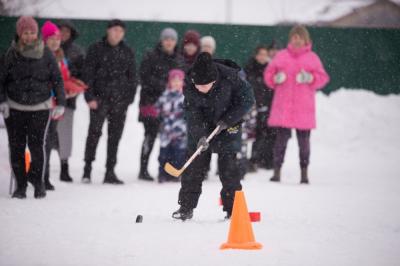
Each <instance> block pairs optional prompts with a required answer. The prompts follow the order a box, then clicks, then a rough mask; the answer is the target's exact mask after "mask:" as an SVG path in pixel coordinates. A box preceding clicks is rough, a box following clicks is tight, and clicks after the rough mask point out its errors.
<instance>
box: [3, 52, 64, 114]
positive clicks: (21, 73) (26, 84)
mask: <svg viewBox="0 0 400 266" xmlns="http://www.w3.org/2000/svg"><path fill="white" fill-rule="evenodd" d="M52 91H53V92H54V94H55V97H56V102H57V105H62V106H65V94H64V83H63V81H62V78H61V73H60V70H59V68H58V65H57V62H56V59H55V57H54V55H53V53H52V52H51V51H50V50H49V49H48V48H47V47H44V52H43V56H42V57H41V58H40V59H33V58H27V57H24V56H22V55H21V54H20V53H19V52H18V51H17V50H16V49H15V48H14V47H10V49H8V51H7V52H6V53H5V54H4V55H3V56H2V59H1V63H0V103H1V102H4V101H6V99H7V98H9V99H11V100H13V101H14V102H17V103H19V104H23V105H35V104H39V103H42V102H45V101H47V100H48V99H49V98H50V97H51V96H52Z"/></svg>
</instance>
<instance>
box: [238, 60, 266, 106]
mask: <svg viewBox="0 0 400 266" xmlns="http://www.w3.org/2000/svg"><path fill="white" fill-rule="evenodd" d="M266 67H267V64H265V65H262V64H260V63H258V62H257V61H256V60H255V59H254V58H251V59H250V60H249V62H248V64H247V65H246V67H245V68H244V70H245V72H246V76H247V80H248V81H249V82H250V84H251V86H252V87H253V90H254V96H255V98H256V105H257V108H262V107H265V106H267V107H268V109H269V108H270V106H271V102H272V97H273V91H272V90H271V89H269V88H268V87H267V86H266V85H265V83H264V70H265V68H266Z"/></svg>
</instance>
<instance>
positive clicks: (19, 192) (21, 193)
mask: <svg viewBox="0 0 400 266" xmlns="http://www.w3.org/2000/svg"><path fill="white" fill-rule="evenodd" d="M12 197H13V198H16V199H25V198H26V188H18V187H17V189H16V190H15V191H14V193H13V194H12Z"/></svg>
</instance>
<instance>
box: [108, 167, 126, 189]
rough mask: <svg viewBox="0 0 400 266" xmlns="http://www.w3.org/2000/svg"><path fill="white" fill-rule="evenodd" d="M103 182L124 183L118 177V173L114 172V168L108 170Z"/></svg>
mask: <svg viewBox="0 0 400 266" xmlns="http://www.w3.org/2000/svg"><path fill="white" fill-rule="evenodd" d="M103 183H104V184H112V185H123V184H124V182H123V181H121V180H119V179H118V177H117V175H116V174H115V173H114V170H107V172H106V175H105V177H104V181H103Z"/></svg>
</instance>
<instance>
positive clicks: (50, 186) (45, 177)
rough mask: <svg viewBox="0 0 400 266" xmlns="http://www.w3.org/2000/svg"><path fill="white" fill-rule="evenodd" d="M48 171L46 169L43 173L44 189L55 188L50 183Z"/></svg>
mask: <svg viewBox="0 0 400 266" xmlns="http://www.w3.org/2000/svg"><path fill="white" fill-rule="evenodd" d="M49 175H50V174H49V172H48V171H46V173H45V174H44V188H45V189H46V190H55V188H54V186H53V185H52V184H51V183H50V176H49Z"/></svg>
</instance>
